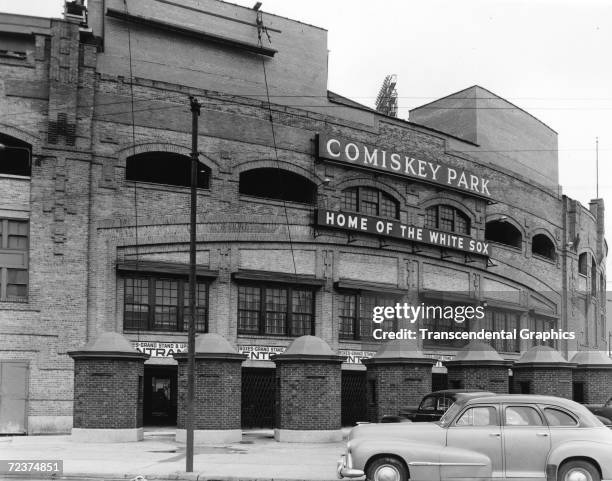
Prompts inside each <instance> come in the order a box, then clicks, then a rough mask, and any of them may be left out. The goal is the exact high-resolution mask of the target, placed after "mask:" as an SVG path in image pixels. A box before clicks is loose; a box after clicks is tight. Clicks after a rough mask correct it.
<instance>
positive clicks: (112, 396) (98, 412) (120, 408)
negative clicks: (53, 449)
mask: <svg viewBox="0 0 612 481" xmlns="http://www.w3.org/2000/svg"><path fill="white" fill-rule="evenodd" d="M143 374H144V362H143V361H133V360H125V359H77V360H75V369H74V427H75V428H88V429H129V428H139V427H142V398H143V394H144V393H143V392H142V389H143ZM139 389H140V390H141V392H139Z"/></svg>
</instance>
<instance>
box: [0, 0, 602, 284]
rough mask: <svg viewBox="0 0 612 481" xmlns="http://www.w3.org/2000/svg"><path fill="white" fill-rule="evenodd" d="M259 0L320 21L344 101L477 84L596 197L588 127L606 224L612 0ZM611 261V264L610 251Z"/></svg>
mask: <svg viewBox="0 0 612 481" xmlns="http://www.w3.org/2000/svg"><path fill="white" fill-rule="evenodd" d="M132 1H134V0H132ZM147 1H150V0H147ZM234 3H238V4H239V5H243V6H246V7H252V6H253V5H254V4H255V0H252V1H245V0H236V1H235V2H234ZM262 3H263V5H262V7H261V10H262V11H263V12H264V13H266V12H267V13H272V14H276V15H282V16H285V17H289V18H292V19H295V20H299V21H301V22H305V23H308V24H312V25H316V26H319V27H323V28H325V29H327V30H328V48H329V82H328V88H329V90H332V91H334V92H337V93H339V94H342V95H344V96H346V97H349V98H351V99H353V100H356V101H358V102H361V103H364V104H366V105H369V106H373V105H374V101H375V97H376V94H377V93H378V90H379V88H380V86H381V84H382V81H383V79H384V77H385V76H386V75H388V74H396V75H397V90H398V95H399V114H398V116H399V117H400V118H404V119H406V118H407V117H408V111H409V110H410V109H411V108H414V107H416V106H419V105H422V104H424V103H427V102H429V101H431V100H434V99H437V98H440V97H443V96H445V95H448V94H451V93H453V92H457V91H459V90H462V89H464V88H466V87H469V86H472V85H475V84H477V85H480V86H482V87H485V88H486V89H488V90H490V91H492V92H493V93H495V94H497V95H499V96H501V97H503V98H505V99H507V100H509V101H510V102H512V103H514V104H515V105H517V106H518V107H520V108H522V109H524V110H526V111H528V112H529V113H531V114H532V115H534V116H535V117H537V118H538V119H540V120H542V121H543V122H544V123H546V124H547V125H548V126H550V127H551V128H552V129H554V130H555V131H556V132H558V134H559V171H560V184H561V185H562V186H563V192H564V193H565V194H567V195H569V196H570V197H572V198H575V199H577V200H579V201H580V202H582V203H583V204H584V205H586V206H588V202H589V200H590V199H593V198H595V197H596V167H595V164H596V160H595V159H596V147H595V145H596V144H595V139H596V137H598V138H599V196H600V197H603V198H604V200H605V201H606V203H607V206H606V207H607V215H606V225H607V226H608V228H607V232H608V233H612V129H611V128H610V126H611V125H612V122H610V119H609V116H610V114H612V62H611V61H610V46H612V0H580V1H578V0H565V1H562V0H524V1H523V0H461V1H458V0H427V1H424V0H379V1H378V2H374V1H363V0H301V1H297V0H263V2H262ZM62 6H63V1H61V0H28V1H21V2H17V1H15V0H0V11H3V12H11V13H21V14H26V15H37V16H43V17H44V16H54V17H59V16H61V13H62ZM608 237H609V238H610V240H609V243H610V245H612V235H610V234H609V236H608ZM609 263H610V267H609V268H608V271H609V272H610V268H612V255H610V256H609ZM608 277H609V278H610V280H608V287H609V288H610V287H612V275H611V276H608Z"/></svg>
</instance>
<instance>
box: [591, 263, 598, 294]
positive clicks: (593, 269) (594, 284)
mask: <svg viewBox="0 0 612 481" xmlns="http://www.w3.org/2000/svg"><path fill="white" fill-rule="evenodd" d="M591 295H592V296H596V295H597V264H596V263H595V258H594V257H593V258H591Z"/></svg>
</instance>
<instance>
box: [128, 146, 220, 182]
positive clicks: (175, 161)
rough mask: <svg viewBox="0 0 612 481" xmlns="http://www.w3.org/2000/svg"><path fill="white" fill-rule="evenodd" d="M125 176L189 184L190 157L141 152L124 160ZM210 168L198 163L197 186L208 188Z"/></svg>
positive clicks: (147, 180) (130, 178)
mask: <svg viewBox="0 0 612 481" xmlns="http://www.w3.org/2000/svg"><path fill="white" fill-rule="evenodd" d="M125 178H126V179H127V180H134V181H137V182H151V183H153V184H165V185H178V186H182V187H190V186H191V158H189V157H188V156H186V155H181V154H176V153H174V152H143V153H142V154H136V155H132V156H131V157H128V158H127V160H126V166H125ZM209 184H210V169H209V168H208V167H206V166H205V165H204V164H202V163H201V162H200V163H198V188H200V189H208V188H209Z"/></svg>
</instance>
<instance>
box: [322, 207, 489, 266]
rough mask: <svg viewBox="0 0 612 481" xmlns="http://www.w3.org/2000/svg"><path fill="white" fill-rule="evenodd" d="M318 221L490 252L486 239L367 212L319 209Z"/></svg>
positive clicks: (486, 253)
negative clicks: (429, 227)
mask: <svg viewBox="0 0 612 481" xmlns="http://www.w3.org/2000/svg"><path fill="white" fill-rule="evenodd" d="M317 225H320V226H325V227H332V228H341V229H344V230H351V231H357V232H363V233H368V234H376V235H378V236H385V237H392V238H395V239H401V240H407V241H415V242H422V243H424V244H431V245H435V246H440V247H444V248H449V249H455V250H459V251H464V252H469V253H473V254H480V255H483V256H491V250H490V247H489V243H488V242H485V241H480V240H476V239H472V238H471V237H467V236H464V235H460V234H454V233H452V232H443V231H438V230H433V229H427V228H425V227H416V226H413V225H407V224H402V223H401V222H399V221H396V220H393V221H389V220H382V219H380V218H378V217H372V216H368V215H362V214H349V213H343V212H335V211H331V210H319V211H318V213H317Z"/></svg>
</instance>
